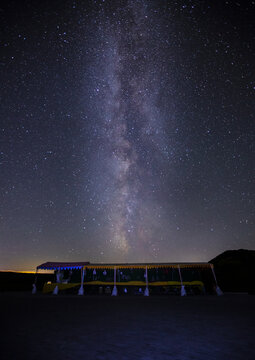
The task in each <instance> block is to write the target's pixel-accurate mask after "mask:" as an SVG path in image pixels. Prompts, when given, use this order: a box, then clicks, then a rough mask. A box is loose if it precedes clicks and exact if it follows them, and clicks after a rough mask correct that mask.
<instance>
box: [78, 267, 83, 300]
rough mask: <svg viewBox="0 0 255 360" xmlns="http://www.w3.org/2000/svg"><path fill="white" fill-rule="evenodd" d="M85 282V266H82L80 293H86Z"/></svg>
mask: <svg viewBox="0 0 255 360" xmlns="http://www.w3.org/2000/svg"><path fill="white" fill-rule="evenodd" d="M83 282H84V268H83V267H82V268H81V287H80V288H79V291H78V295H84V288H83Z"/></svg>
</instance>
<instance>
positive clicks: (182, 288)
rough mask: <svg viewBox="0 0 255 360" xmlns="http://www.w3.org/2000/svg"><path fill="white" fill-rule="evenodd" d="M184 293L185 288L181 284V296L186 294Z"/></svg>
mask: <svg viewBox="0 0 255 360" xmlns="http://www.w3.org/2000/svg"><path fill="white" fill-rule="evenodd" d="M186 295H187V293H186V290H185V286H184V285H182V287H181V296H186Z"/></svg>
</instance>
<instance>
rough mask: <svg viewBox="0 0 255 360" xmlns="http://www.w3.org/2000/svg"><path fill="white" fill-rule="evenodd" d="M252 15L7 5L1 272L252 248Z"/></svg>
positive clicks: (190, 8)
mask: <svg viewBox="0 0 255 360" xmlns="http://www.w3.org/2000/svg"><path fill="white" fill-rule="evenodd" d="M253 14H254V4H253V2H250V3H249V4H247V5H241V4H239V3H235V4H230V2H222V1H216V2H214V3H213V4H211V2H209V1H208V2H207V1H203V2H193V1H184V2H180V1H175V2H167V1H151V2H148V1H142V0H138V1H126V0H125V1H124V0H123V1H118V2H117V1H116V2H115V1H103V0H102V1H88V2H76V1H71V2H66V3H65V4H63V3H61V4H60V3H58V2H55V1H53V2H47V1H46V2H44V3H43V4H39V3H38V4H36V3H35V4H34V3H32V2H30V1H25V2H24V3H22V4H21V3H20V2H15V1H12V2H6V3H5V4H4V5H3V7H2V9H1V13H0V16H1V23H2V24H3V27H4V29H5V30H4V31H3V33H2V38H1V47H2V51H1V62H0V71H1V79H2V84H3V85H2V89H1V99H2V100H1V103H2V106H1V110H0V111H1V114H0V115H1V118H0V119H1V149H0V151H1V163H0V166H1V178H0V185H1V202H0V207H1V208H0V211H1V212H0V216H1V235H0V236H1V238H0V244H1V253H0V259H1V265H0V266H1V268H3V269H6V268H23V269H31V268H33V267H34V266H35V265H36V264H38V263H41V262H43V261H46V260H59V261H60V260H62V261H64V260H69V261H72V260H73V261H78V260H84V261H85V260H89V261H104V262H106V261H108V262H114V261H116V262H117V261H119V262H123V261H125V262H135V261H208V260H210V259H211V258H212V257H213V256H215V255H217V254H218V253H219V252H221V251H224V250H226V249H236V248H241V247H243V248H254V170H253V169H254V165H253V164H254V140H255V139H254V133H255V131H254V124H255V122H254V95H255V80H254V79H255V73H254V70H253V68H254V67H253V63H254V55H255V52H254V40H255V39H254V34H253V32H254V31H252V29H253V16H252V15H253Z"/></svg>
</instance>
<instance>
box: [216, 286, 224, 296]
mask: <svg viewBox="0 0 255 360" xmlns="http://www.w3.org/2000/svg"><path fill="white" fill-rule="evenodd" d="M216 294H217V295H218V296H221V295H223V292H222V291H221V289H220V288H219V286H218V285H217V286H216Z"/></svg>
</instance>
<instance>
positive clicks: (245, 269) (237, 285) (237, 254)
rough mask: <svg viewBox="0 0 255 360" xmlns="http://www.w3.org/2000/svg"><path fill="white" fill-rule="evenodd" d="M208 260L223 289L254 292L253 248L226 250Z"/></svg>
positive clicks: (254, 255)
mask: <svg viewBox="0 0 255 360" xmlns="http://www.w3.org/2000/svg"><path fill="white" fill-rule="evenodd" d="M209 262H210V263H212V264H213V265H214V268H215V273H216V276H217V279H218V282H219V286H220V287H221V288H222V290H223V291H233V292H249V293H255V250H246V249H239V250H227V251H224V252H223V253H222V254H220V255H218V256H216V257H215V258H214V259H212V260H210V261H209Z"/></svg>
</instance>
